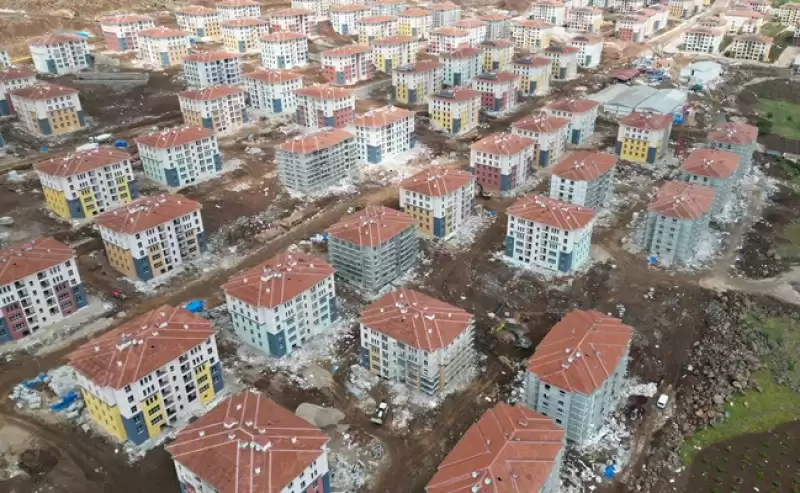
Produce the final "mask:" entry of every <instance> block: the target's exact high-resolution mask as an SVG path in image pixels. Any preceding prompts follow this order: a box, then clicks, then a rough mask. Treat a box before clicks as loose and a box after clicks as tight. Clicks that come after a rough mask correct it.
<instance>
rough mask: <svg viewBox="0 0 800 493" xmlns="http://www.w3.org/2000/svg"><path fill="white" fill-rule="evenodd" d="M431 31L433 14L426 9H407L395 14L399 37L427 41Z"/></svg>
mask: <svg viewBox="0 0 800 493" xmlns="http://www.w3.org/2000/svg"><path fill="white" fill-rule="evenodd" d="M431 29H433V14H432V13H431V11H430V10H426V9H416V8H413V9H408V10H404V11H402V12H399V13H398V14H397V32H398V34H399V35H400V36H411V37H413V38H414V39H427V38H428V34H429V33H430V32H431Z"/></svg>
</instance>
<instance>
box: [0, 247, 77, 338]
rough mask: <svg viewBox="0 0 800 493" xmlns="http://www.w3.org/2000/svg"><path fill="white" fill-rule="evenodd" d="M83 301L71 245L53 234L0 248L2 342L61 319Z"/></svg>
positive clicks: (0, 323)
mask: <svg viewBox="0 0 800 493" xmlns="http://www.w3.org/2000/svg"><path fill="white" fill-rule="evenodd" d="M87 303H88V299H87V297H86V289H85V288H84V286H83V282H82V281H81V277H80V273H79V272H78V265H77V263H76V260H75V251H74V250H73V249H72V248H70V247H68V246H67V245H64V244H62V243H59V242H58V241H56V240H54V239H52V238H36V239H34V240H30V241H27V242H25V243H11V244H8V245H6V246H5V247H4V248H0V344H5V343H7V342H10V341H16V340H17V339H22V338H23V337H27V336H29V335H31V334H33V333H35V332H37V331H38V330H39V329H42V328H44V327H47V326H48V325H52V324H54V323H57V322H61V321H62V320H64V319H66V318H67V317H69V316H70V315H72V314H73V313H75V312H76V311H78V310H80V309H81V308H83V307H85V306H86V305H87Z"/></svg>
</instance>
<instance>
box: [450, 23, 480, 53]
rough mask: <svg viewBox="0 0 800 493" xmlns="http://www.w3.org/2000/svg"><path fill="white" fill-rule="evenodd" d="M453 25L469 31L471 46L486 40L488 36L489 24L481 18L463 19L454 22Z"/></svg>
mask: <svg viewBox="0 0 800 493" xmlns="http://www.w3.org/2000/svg"><path fill="white" fill-rule="evenodd" d="M453 27H455V28H458V29H463V30H465V31H468V32H469V36H470V40H469V45H470V46H478V45H479V44H481V43H482V42H483V41H485V40H486V38H487V36H488V34H487V31H488V27H487V24H486V23H485V22H483V21H482V20H479V19H462V20H460V21H458V22H456V23H455V24H453Z"/></svg>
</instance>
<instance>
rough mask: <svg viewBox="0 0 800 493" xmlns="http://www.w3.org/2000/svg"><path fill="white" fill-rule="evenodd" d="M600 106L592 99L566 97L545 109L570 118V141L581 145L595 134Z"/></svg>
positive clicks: (550, 113) (553, 114) (548, 112)
mask: <svg viewBox="0 0 800 493" xmlns="http://www.w3.org/2000/svg"><path fill="white" fill-rule="evenodd" d="M599 106H600V104H599V103H598V102H597V101H592V100H591V99H575V98H565V99H559V100H557V101H554V102H552V103H550V104H548V105H547V106H546V107H545V109H544V110H545V111H546V112H547V114H548V115H552V116H557V117H561V118H567V119H569V133H568V135H569V142H570V143H571V144H575V145H581V144H584V143H586V141H587V140H589V139H591V138H592V136H593V135H594V124H595V121H596V120H597V111H598V107H599Z"/></svg>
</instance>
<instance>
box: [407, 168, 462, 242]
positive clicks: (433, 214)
mask: <svg viewBox="0 0 800 493" xmlns="http://www.w3.org/2000/svg"><path fill="white" fill-rule="evenodd" d="M400 210H402V211H403V212H405V213H406V214H409V215H410V216H411V217H413V218H414V219H416V220H417V228H418V230H419V232H420V233H422V234H424V235H427V236H430V237H434V238H440V239H443V240H447V239H449V238H451V237H453V236H455V235H456V234H457V233H458V232H459V230H461V228H462V227H463V226H464V225H465V224H466V222H467V220H468V219H469V218H470V217H471V216H472V214H473V212H474V210H475V176H474V175H472V174H471V173H468V172H466V171H462V170H457V169H448V168H445V167H442V166H432V167H429V168H425V169H423V170H422V171H420V172H419V173H417V174H415V175H413V176H411V177H409V178H406V179H405V180H403V181H402V182H401V183H400Z"/></svg>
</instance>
